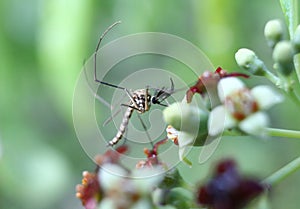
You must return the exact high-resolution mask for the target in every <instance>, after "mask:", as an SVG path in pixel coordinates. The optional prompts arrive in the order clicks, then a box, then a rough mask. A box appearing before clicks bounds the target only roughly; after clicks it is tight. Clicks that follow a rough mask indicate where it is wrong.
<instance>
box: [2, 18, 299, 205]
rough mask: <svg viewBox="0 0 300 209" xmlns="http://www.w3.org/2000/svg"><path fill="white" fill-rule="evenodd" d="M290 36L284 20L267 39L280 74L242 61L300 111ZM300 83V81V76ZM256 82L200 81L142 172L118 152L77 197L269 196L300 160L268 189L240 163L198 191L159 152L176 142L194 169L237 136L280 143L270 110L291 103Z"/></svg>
mask: <svg viewBox="0 0 300 209" xmlns="http://www.w3.org/2000/svg"><path fill="white" fill-rule="evenodd" d="M284 31H285V29H284V25H283V24H282V23H281V21H279V20H272V21H269V22H268V23H267V24H266V26H265V31H264V34H265V37H266V39H267V43H268V45H269V46H270V47H271V49H272V52H273V56H272V57H273V60H274V70H273V71H270V70H269V69H268V68H267V67H266V65H265V64H264V62H263V61H262V60H260V59H259V58H258V56H257V55H256V54H255V53H254V52H253V51H251V50H249V49H246V48H242V49H240V50H238V51H237V52H236V54H235V59H236V62H237V64H238V65H239V66H240V67H241V68H242V69H246V70H247V71H248V73H251V74H252V75H256V76H264V77H266V78H268V79H269V80H270V81H271V82H273V84H275V86H276V87H279V88H280V89H281V90H283V91H286V93H287V94H286V95H287V96H291V97H292V98H294V101H296V102H298V104H300V99H299V98H298V96H297V94H295V93H294V89H293V88H294V87H293V85H294V80H293V77H292V76H291V75H292V73H293V72H294V71H295V66H294V63H293V59H294V56H295V55H296V54H297V53H299V52H300V26H298V27H297V29H296V31H295V32H294V34H292V36H290V37H291V39H290V40H288V39H286V38H285V34H284ZM296 72H297V71H296ZM298 76H299V78H300V74H299V75H298ZM249 77H250V76H249V75H247V74H244V73H240V72H227V71H226V70H224V69H222V68H220V67H218V68H217V69H216V70H215V72H209V71H206V72H204V73H203V74H202V75H200V76H199V77H198V79H197V81H196V82H195V84H194V85H193V86H191V87H189V88H188V89H187V91H186V93H185V95H184V98H183V100H182V101H181V102H177V103H173V104H171V105H169V106H168V107H166V108H165V109H164V110H163V117H164V120H165V122H166V124H168V125H167V128H166V134H167V137H166V138H164V139H163V140H160V141H158V142H157V143H155V144H154V145H152V149H146V148H145V149H144V153H145V155H146V159H145V160H141V161H139V162H137V164H136V167H135V169H133V170H131V169H129V168H127V167H125V166H124V165H123V164H122V163H121V162H120V158H121V156H122V154H125V153H126V152H127V151H128V149H127V147H126V146H121V147H119V148H117V149H116V150H113V149H112V148H110V149H109V150H107V151H106V152H105V153H104V154H102V155H98V156H96V157H95V162H96V163H97V168H96V170H95V172H88V171H84V172H83V179H82V183H81V184H80V185H77V187H76V191H77V193H76V196H77V197H78V198H79V199H80V200H81V202H82V204H83V206H84V207H85V208H86V209H106V208H111V209H139V208H145V209H150V208H155V209H163V208H170V209H179V208H180V209H188V208H195V207H198V206H199V207H206V208H211V209H241V208H243V207H244V206H246V205H247V204H249V203H250V202H252V200H254V199H255V198H257V197H258V196H260V195H262V194H263V193H264V192H267V191H266V190H267V189H269V188H271V187H270V186H271V185H273V182H276V181H278V179H282V177H283V176H287V174H290V173H292V172H293V171H295V170H296V169H298V168H299V164H300V158H299V159H298V160H299V162H298V163H291V164H290V165H287V166H285V168H283V169H282V170H281V171H280V172H277V173H275V175H273V176H271V178H270V177H269V178H267V179H266V180H264V181H263V182H264V183H261V181H258V180H257V179H256V178H250V177H245V176H243V175H241V174H240V173H239V171H238V168H237V165H236V163H235V161H234V160H232V159H226V160H222V161H221V162H219V163H218V164H217V166H216V168H215V169H214V171H213V175H212V177H211V179H210V180H208V181H207V183H206V184H203V185H201V186H199V187H197V186H196V187H194V186H192V185H189V184H188V183H187V182H186V181H185V179H184V178H183V177H182V176H181V175H180V172H179V170H177V168H172V169H169V168H168V165H167V164H166V163H164V162H163V161H161V160H160V159H159V152H158V149H159V147H160V146H161V145H163V144H165V143H167V142H168V141H169V140H171V141H172V142H173V143H174V144H175V145H176V146H177V147H178V152H179V159H180V161H183V162H185V163H186V164H188V165H190V166H191V165H192V163H191V161H190V160H188V159H187V158H186V154H187V149H188V148H193V147H195V146H201V147H202V148H206V147H209V145H210V143H211V144H213V143H212V142H218V140H217V139H220V138H221V136H223V135H224V134H228V133H230V134H232V133H233V132H234V134H239V135H254V136H256V137H257V138H266V137H267V136H272V134H271V131H274V129H273V130H272V129H271V128H269V127H270V125H271V122H270V121H271V117H270V116H269V114H268V113H269V112H268V110H269V109H270V108H271V107H273V106H274V105H276V104H278V103H280V102H282V101H283V96H282V94H281V93H279V91H277V90H275V89H274V85H273V86H271V85H257V86H254V87H249V86H247V85H246V83H245V79H248V78H249ZM253 77H254V76H252V77H251V78H253ZM251 78H250V79H251ZM171 82H172V81H171ZM172 86H173V82H172ZM196 94H199V95H200V96H199V98H200V101H201V103H202V105H195V103H197V101H198V100H197V98H196V97H197V96H195V95H196ZM270 130H271V131H270ZM289 134H290V136H291V135H292V136H296V135H297V134H298V135H297V137H299V138H300V134H299V133H298V132H297V133H296V131H294V132H292V131H290V132H289ZM273 136H276V135H273ZM0 148H1V147H0ZM202 150H204V149H202ZM202 150H201V151H202ZM0 151H1V149H0ZM0 155H1V152H0ZM196 175H197V174H196ZM280 175H281V177H280ZM274 176H275V177H274ZM278 176H279V177H278Z"/></svg>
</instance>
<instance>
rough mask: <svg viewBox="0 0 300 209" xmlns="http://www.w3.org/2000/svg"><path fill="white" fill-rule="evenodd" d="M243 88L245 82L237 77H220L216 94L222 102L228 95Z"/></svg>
mask: <svg viewBox="0 0 300 209" xmlns="http://www.w3.org/2000/svg"><path fill="white" fill-rule="evenodd" d="M243 88H245V84H244V83H243V82H242V81H241V80H240V79H238V78H235V77H228V78H223V79H221V80H220V81H219V84H218V94H219V98H220V100H221V102H224V100H225V98H226V97H227V96H228V95H230V94H232V93H233V92H235V91H239V90H240V89H243Z"/></svg>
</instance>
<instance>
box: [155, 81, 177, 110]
mask: <svg viewBox="0 0 300 209" xmlns="http://www.w3.org/2000/svg"><path fill="white" fill-rule="evenodd" d="M170 81H171V88H170V89H167V88H165V87H163V88H161V89H156V91H155V93H154V95H153V96H152V97H151V103H152V104H158V105H161V106H165V107H166V106H167V105H166V104H163V103H162V102H163V101H164V100H165V99H167V98H168V97H169V96H171V94H173V93H174V83H173V80H172V78H170Z"/></svg>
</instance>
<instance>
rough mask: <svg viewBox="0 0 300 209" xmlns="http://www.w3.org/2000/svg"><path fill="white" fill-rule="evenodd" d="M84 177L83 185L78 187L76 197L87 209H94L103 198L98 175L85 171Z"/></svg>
mask: <svg viewBox="0 0 300 209" xmlns="http://www.w3.org/2000/svg"><path fill="white" fill-rule="evenodd" d="M82 176H83V179H82V184H78V185H77V186H76V191H77V192H76V197H77V198H79V199H81V202H82V205H84V207H85V208H86V209H94V208H96V206H97V203H98V202H99V201H100V198H101V191H100V185H99V182H98V177H97V174H96V173H89V172H87V171H84V172H83V174H82Z"/></svg>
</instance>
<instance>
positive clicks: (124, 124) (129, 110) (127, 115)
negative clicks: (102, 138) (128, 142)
mask: <svg viewBox="0 0 300 209" xmlns="http://www.w3.org/2000/svg"><path fill="white" fill-rule="evenodd" d="M133 110H134V109H133V108H131V107H128V108H127V110H126V112H125V114H124V117H123V120H122V123H121V125H120V128H119V130H118V133H117V134H116V136H115V137H114V138H113V139H112V140H110V141H109V142H108V145H109V146H113V145H115V144H117V143H118V142H119V141H120V140H121V139H122V137H123V135H124V133H125V130H126V127H127V126H128V123H129V119H130V117H131V115H132V113H133Z"/></svg>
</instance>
